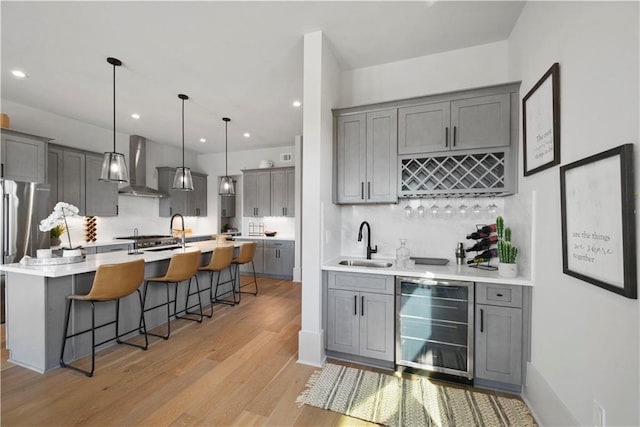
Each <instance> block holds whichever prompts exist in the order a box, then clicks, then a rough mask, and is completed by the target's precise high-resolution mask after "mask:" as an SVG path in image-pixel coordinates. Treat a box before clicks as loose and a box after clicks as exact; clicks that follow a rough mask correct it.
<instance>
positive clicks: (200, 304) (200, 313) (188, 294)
mask: <svg viewBox="0 0 640 427" xmlns="http://www.w3.org/2000/svg"><path fill="white" fill-rule="evenodd" d="M193 277H195V278H196V293H195V294H191V280H192V279H193ZM177 286H178V285H177V284H176V301H177V300H178V287H177ZM191 295H198V307H199V308H200V312H199V313H194V312H192V311H189V308H190V307H189V297H190V296H191ZM174 307H176V306H175V305H174ZM176 310H177V308H174V312H175V313H176V319H184V320H191V321H193V322H198V323H202V299H201V298H200V283H199V282H198V276H197V275H195V276H192V277H189V284H188V285H187V296H186V298H185V301H184V313H185V316H178V315H177V311H176ZM187 314H195V315H198V316H200V319H192V318H189V317H187V316H186V315H187Z"/></svg>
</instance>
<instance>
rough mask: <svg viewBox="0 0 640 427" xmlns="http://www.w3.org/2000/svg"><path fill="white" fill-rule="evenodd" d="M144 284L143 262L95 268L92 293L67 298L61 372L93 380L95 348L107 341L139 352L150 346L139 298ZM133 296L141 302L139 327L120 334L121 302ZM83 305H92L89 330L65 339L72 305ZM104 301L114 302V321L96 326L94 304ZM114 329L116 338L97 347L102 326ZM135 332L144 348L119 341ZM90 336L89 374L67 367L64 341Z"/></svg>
mask: <svg viewBox="0 0 640 427" xmlns="http://www.w3.org/2000/svg"><path fill="white" fill-rule="evenodd" d="M143 280H144V260H143V259H138V260H135V261H130V262H123V263H120V264H103V265H101V266H99V267H98V269H97V270H96V274H95V277H94V278H93V284H92V285H91V290H90V291H89V293H88V294H86V295H75V294H74V295H69V296H68V297H67V311H66V315H65V321H64V323H65V327H64V338H63V340H62V350H61V351H60V366H61V367H63V368H71V369H74V370H76V371H78V372H82V373H83V374H85V375H86V376H88V377H91V376H93V372H94V370H95V359H96V347H98V346H100V345H102V344H105V343H107V342H109V341H113V340H116V342H117V343H118V344H127V345H130V346H133V347H138V348H141V349H142V350H146V349H147V348H148V346H149V341H148V338H147V327H146V324H145V322H144V315H143V314H144V312H143V307H144V306H143V302H142V296H141V294H140V289H138V288H139V287H140V284H141V283H142V281H143ZM133 292H138V300H139V301H140V327H139V328H135V329H132V330H130V331H128V332H124V333H122V334H121V333H119V331H118V326H119V321H120V298H124V297H126V296H128V295H130V294H132V293H133ZM81 301H86V302H89V303H90V304H91V329H86V330H84V331H80V332H76V333H74V334H71V335H68V333H69V318H70V317H71V305H72V303H73V302H76V303H78V302H81ZM107 301H115V302H116V320H114V321H111V322H108V323H104V324H102V325H98V326H96V316H95V303H97V302H107ZM114 323H115V325H116V336H115V337H114V338H110V339H108V340H105V341H102V342H100V343H98V344H96V329H100V328H102V327H104V326H108V325H112V324H114ZM136 329H139V330H141V331H142V334H143V335H144V345H138V344H133V343H130V342H126V341H120V337H122V336H124V335H126V334H129V333H131V332H133V331H135V330H136ZM89 331H90V332H91V371H85V370H84V369H80V368H78V367H76V366H72V365H69V364H67V363H65V361H64V349H65V345H66V343H67V339H69V338H73V337H75V336H78V335H81V334H84V333H87V332H89Z"/></svg>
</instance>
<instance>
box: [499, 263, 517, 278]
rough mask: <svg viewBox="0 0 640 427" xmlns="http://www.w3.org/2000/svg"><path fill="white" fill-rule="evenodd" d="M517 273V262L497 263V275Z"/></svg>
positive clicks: (512, 275)
mask: <svg viewBox="0 0 640 427" xmlns="http://www.w3.org/2000/svg"><path fill="white" fill-rule="evenodd" d="M517 275H518V264H508V263H506V262H499V263H498V276H501V277H516V276H517Z"/></svg>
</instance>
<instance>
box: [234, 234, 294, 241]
mask: <svg viewBox="0 0 640 427" xmlns="http://www.w3.org/2000/svg"><path fill="white" fill-rule="evenodd" d="M233 238H234V239H235V240H296V238H295V237H294V236H290V235H284V234H283V235H279V234H276V235H275V236H274V237H267V236H248V235H247V236H233Z"/></svg>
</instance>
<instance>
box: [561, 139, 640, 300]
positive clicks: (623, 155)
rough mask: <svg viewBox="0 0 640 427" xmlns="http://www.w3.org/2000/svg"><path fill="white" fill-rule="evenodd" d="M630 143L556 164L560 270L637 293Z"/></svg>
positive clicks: (619, 290) (627, 294)
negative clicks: (559, 206) (565, 163)
mask: <svg viewBox="0 0 640 427" xmlns="http://www.w3.org/2000/svg"><path fill="white" fill-rule="evenodd" d="M633 186H634V180H633V144H625V145H621V146H620V147H616V148H612V149H610V150H607V151H604V152H602V153H599V154H596V155H593V156H590V157H587V158H585V159H582V160H578V161H577V162H573V163H571V164H568V165H566V166H562V167H560V197H561V201H560V203H561V214H562V271H563V273H565V274H568V275H570V276H573V277H577V278H578V279H581V280H584V281H586V282H589V283H592V284H594V285H596V286H600V287H601V288H604V289H607V290H609V291H611V292H615V293H617V294H620V295H623V296H625V297H627V298H633V299H636V298H637V297H638V285H637V278H636V268H637V267H636V225H635V200H634V189H633Z"/></svg>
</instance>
